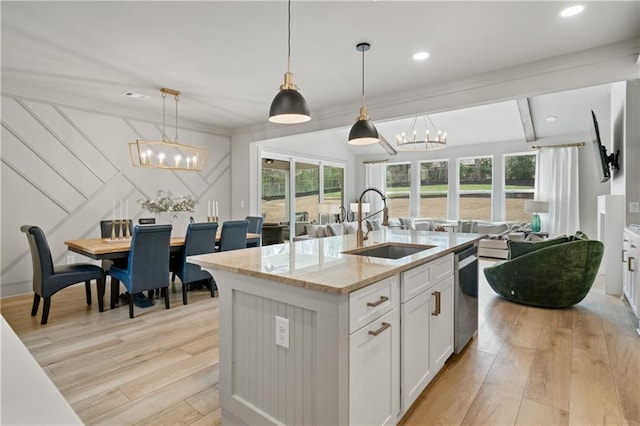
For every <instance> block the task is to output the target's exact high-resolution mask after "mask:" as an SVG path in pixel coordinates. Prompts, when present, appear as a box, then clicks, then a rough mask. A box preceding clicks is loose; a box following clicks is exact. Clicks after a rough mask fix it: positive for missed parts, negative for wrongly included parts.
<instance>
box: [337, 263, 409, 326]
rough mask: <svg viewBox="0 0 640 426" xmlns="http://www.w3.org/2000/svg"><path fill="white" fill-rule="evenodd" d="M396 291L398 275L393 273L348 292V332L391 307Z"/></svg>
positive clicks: (377, 316) (395, 297) (394, 300)
mask: <svg viewBox="0 0 640 426" xmlns="http://www.w3.org/2000/svg"><path fill="white" fill-rule="evenodd" d="M398 293H399V290H398V276H397V275H394V276H392V277H389V278H385V279H384V280H382V281H378V282H377V283H375V284H371V285H369V286H367V287H364V288H361V289H360V290H356V291H354V292H353V293H351V294H349V333H353V332H354V331H356V330H358V329H359V328H361V327H362V326H364V325H366V324H368V323H370V322H371V321H373V320H375V319H377V318H379V317H381V316H382V315H384V314H385V313H387V312H389V311H390V310H391V309H393V307H394V306H396V305H397V303H398Z"/></svg>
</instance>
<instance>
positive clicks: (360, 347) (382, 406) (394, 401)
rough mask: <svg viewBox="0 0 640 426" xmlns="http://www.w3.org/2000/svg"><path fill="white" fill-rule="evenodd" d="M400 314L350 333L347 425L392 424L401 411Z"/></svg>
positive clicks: (393, 312) (394, 310)
mask: <svg viewBox="0 0 640 426" xmlns="http://www.w3.org/2000/svg"><path fill="white" fill-rule="evenodd" d="M399 343H400V314H399V312H398V309H397V308H395V309H393V310H392V311H391V312H388V313H387V314H385V315H384V316H382V317H380V318H379V319H377V320H375V321H372V322H371V323H370V324H368V325H366V326H365V327H363V328H361V329H360V330H358V331H357V332H355V333H353V334H352V335H351V336H349V424H352V425H387V424H389V425H394V424H396V422H397V417H398V413H399V411H400V395H399V394H400V382H399V375H400V371H399V365H400V363H399V355H400V345H399Z"/></svg>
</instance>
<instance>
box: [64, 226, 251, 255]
mask: <svg viewBox="0 0 640 426" xmlns="http://www.w3.org/2000/svg"><path fill="white" fill-rule="evenodd" d="M255 238H260V234H254V233H251V232H248V233H247V240H249V239H255ZM219 241H220V234H217V235H216V242H219ZM64 243H65V244H66V245H67V248H68V249H69V250H71V251H73V252H76V253H79V254H82V255H85V256H88V257H91V258H94V259H104V258H107V257H108V256H109V255H118V254H120V255H124V254H125V253H128V252H129V248H130V246H131V239H128V240H125V239H122V240H111V239H110V238H89V239H84V240H67V241H65V242H64ZM169 245H170V247H171V248H172V249H176V250H177V249H179V248H180V247H182V246H183V245H184V237H173V238H171V242H170V243H169Z"/></svg>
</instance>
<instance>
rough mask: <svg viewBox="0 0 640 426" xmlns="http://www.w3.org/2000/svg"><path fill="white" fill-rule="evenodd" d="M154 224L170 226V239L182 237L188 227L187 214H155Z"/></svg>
mask: <svg viewBox="0 0 640 426" xmlns="http://www.w3.org/2000/svg"><path fill="white" fill-rule="evenodd" d="M156 223H157V224H158V225H167V224H170V225H171V226H172V228H171V237H172V238H175V237H184V236H185V235H186V234H187V227H188V226H189V213H186V212H185V213H166V212H163V213H156Z"/></svg>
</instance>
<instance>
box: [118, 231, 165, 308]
mask: <svg viewBox="0 0 640 426" xmlns="http://www.w3.org/2000/svg"><path fill="white" fill-rule="evenodd" d="M170 241H171V225H144V226H141V225H136V226H135V228H133V236H132V237H131V248H130V249H129V257H128V260H127V266H126V267H124V268H123V267H121V266H118V265H113V266H111V268H109V274H110V275H111V306H112V307H113V306H114V303H115V300H116V299H117V298H118V291H119V288H120V282H122V284H124V286H125V287H126V288H127V291H128V292H129V294H130V295H135V294H136V293H142V292H144V291H150V290H155V289H156V288H160V289H162V294H163V295H164V303H165V308H166V309H169V293H168V292H167V288H168V287H169V246H170ZM133 305H134V303H133V300H130V302H129V318H133Z"/></svg>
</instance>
